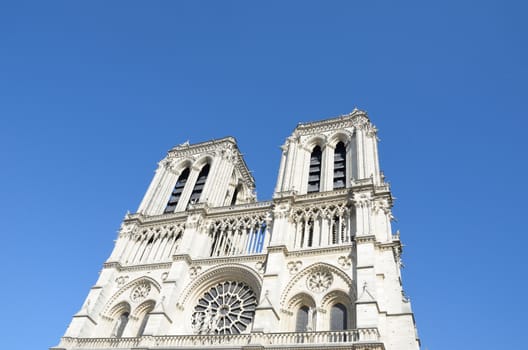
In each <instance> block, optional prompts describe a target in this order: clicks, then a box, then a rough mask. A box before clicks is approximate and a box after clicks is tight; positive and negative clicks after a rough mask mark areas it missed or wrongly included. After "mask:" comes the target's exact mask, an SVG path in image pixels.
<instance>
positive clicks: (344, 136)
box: [327, 130, 352, 148]
mask: <svg viewBox="0 0 528 350" xmlns="http://www.w3.org/2000/svg"><path fill="white" fill-rule="evenodd" d="M351 141H352V133H351V132H349V131H348V130H340V131H337V132H335V133H334V134H332V135H331V136H330V137H329V138H328V141H327V144H328V145H329V146H331V147H333V148H335V146H336V145H337V144H338V143H339V142H343V144H344V145H345V147H347V146H348V145H349V144H350V142H351Z"/></svg>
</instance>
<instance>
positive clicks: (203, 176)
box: [189, 164, 210, 204]
mask: <svg viewBox="0 0 528 350" xmlns="http://www.w3.org/2000/svg"><path fill="white" fill-rule="evenodd" d="M209 168H210V166H209V164H206V165H204V167H203V168H202V170H200V174H198V179H197V180H196V183H195V184H194V188H193V190H192V193H191V198H189V203H191V204H194V203H198V201H199V200H200V196H201V195H202V191H203V188H204V186H205V181H207V175H209Z"/></svg>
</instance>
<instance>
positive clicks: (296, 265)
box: [286, 260, 302, 275]
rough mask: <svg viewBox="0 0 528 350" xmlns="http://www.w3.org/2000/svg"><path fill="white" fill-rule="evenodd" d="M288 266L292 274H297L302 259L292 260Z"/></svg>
mask: <svg viewBox="0 0 528 350" xmlns="http://www.w3.org/2000/svg"><path fill="white" fill-rule="evenodd" d="M286 266H287V267H288V270H290V275H295V274H296V273H297V272H299V270H300V269H301V266H302V261H300V260H297V261H290V262H289V263H288V265H286Z"/></svg>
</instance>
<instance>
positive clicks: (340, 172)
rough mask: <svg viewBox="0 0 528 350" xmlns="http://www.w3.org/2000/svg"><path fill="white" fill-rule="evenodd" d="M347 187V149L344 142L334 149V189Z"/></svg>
mask: <svg viewBox="0 0 528 350" xmlns="http://www.w3.org/2000/svg"><path fill="white" fill-rule="evenodd" d="M344 187H346V149H345V145H344V144H343V142H339V143H338V144H337V145H336V148H335V151H334V190H336V189H338V188H344Z"/></svg>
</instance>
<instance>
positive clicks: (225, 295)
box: [191, 281, 257, 334]
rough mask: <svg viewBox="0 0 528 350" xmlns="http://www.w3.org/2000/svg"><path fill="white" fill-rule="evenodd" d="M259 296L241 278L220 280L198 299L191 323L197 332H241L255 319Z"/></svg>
mask: <svg viewBox="0 0 528 350" xmlns="http://www.w3.org/2000/svg"><path fill="white" fill-rule="evenodd" d="M256 306H257V296H256V295H255V293H254V292H253V290H252V289H251V288H250V287H249V286H247V285H246V284H244V283H242V282H235V281H226V282H223V283H220V284H218V285H216V286H214V287H212V288H211V289H210V290H208V291H207V292H205V294H204V295H203V296H202V297H201V298H200V299H199V300H198V304H197V305H196V306H195V307H194V313H193V315H192V320H191V322H192V323H191V326H192V328H193V330H194V332H195V333H197V334H240V333H242V332H244V331H245V330H246V328H248V326H249V325H250V324H251V322H252V321H253V316H254V314H255V307H256Z"/></svg>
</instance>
